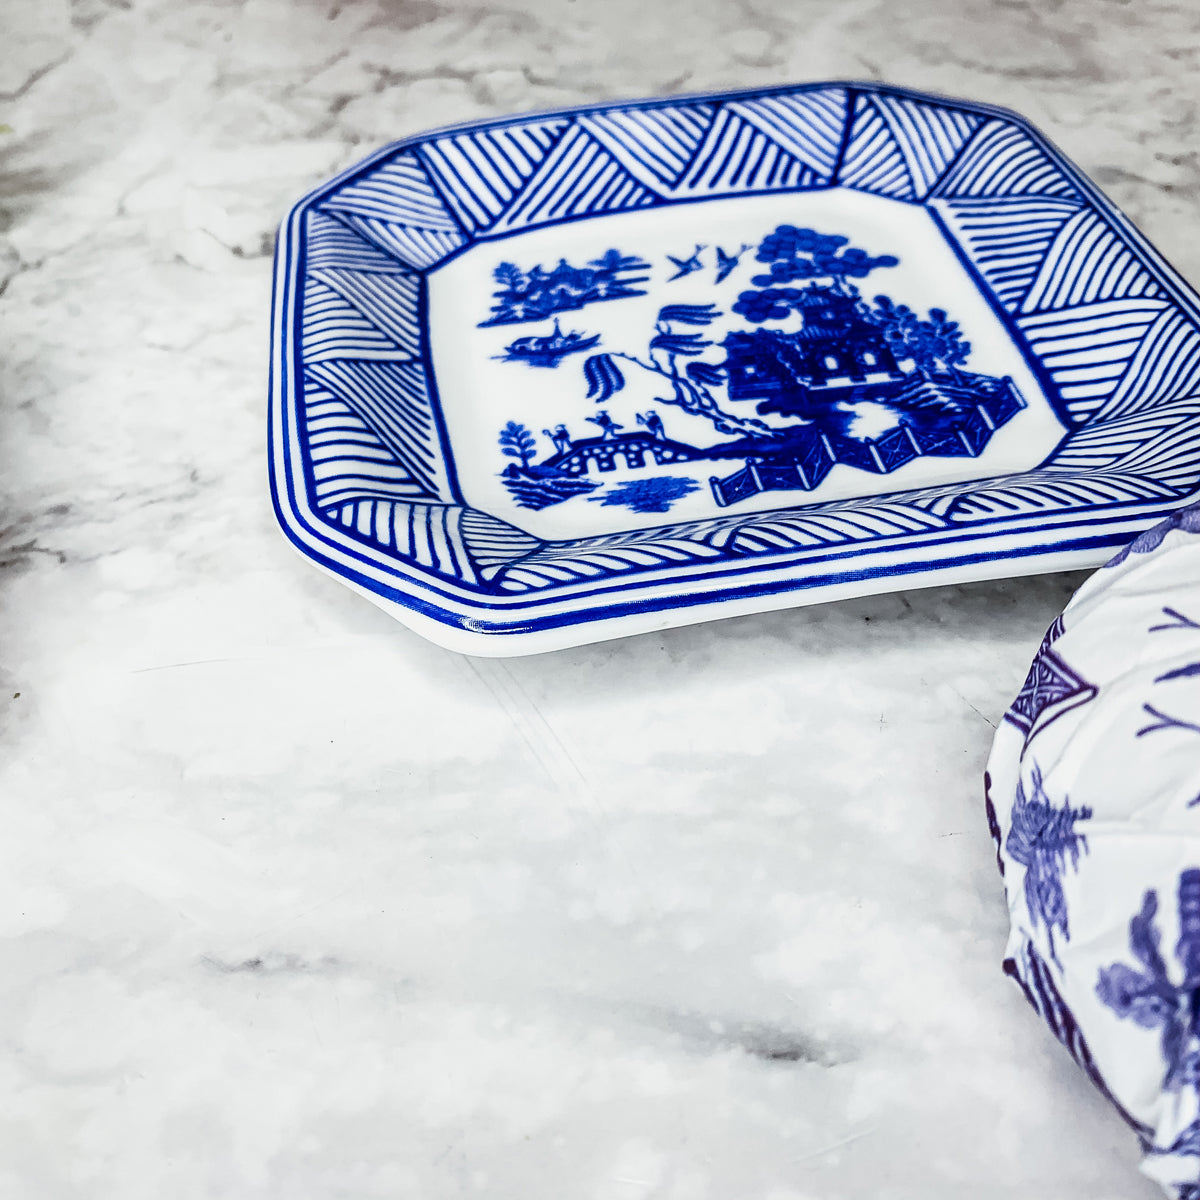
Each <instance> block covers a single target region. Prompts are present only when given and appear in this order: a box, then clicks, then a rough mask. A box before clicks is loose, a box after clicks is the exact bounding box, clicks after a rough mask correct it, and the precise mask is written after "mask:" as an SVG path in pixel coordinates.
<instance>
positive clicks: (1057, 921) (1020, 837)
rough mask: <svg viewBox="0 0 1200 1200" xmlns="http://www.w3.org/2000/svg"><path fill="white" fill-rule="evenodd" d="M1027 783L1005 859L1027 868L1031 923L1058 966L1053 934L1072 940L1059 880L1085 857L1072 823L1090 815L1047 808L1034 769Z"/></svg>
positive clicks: (1019, 786) (1068, 808)
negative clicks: (1041, 930)
mask: <svg viewBox="0 0 1200 1200" xmlns="http://www.w3.org/2000/svg"><path fill="white" fill-rule="evenodd" d="M1030 782H1031V784H1032V788H1031V792H1030V794H1026V791H1025V784H1024V781H1023V780H1022V781H1018V783H1017V796H1016V803H1015V804H1014V805H1013V810H1012V825H1011V826H1010V828H1009V831H1008V838H1007V840H1006V842H1005V849H1006V850H1007V851H1008V856H1009V858H1011V859H1012V860H1013V861H1014V862H1018V863H1020V864H1021V865H1022V866H1023V867H1024V868H1025V906H1026V908H1028V910H1029V915H1030V917H1031V918H1032V919H1033V922H1034V924H1035V925H1036V924H1038V923H1039V922H1040V923H1041V924H1042V925H1043V926H1045V929H1046V936H1047V938H1048V939H1049V942H1050V957H1051V958H1053V959H1054V961H1055V962H1057V961H1058V955H1057V953H1056V951H1055V948H1054V931H1055V930H1056V929H1057V930H1058V931H1059V932H1060V933H1061V934H1062V937H1063V940H1064V941H1067V940H1069V939H1070V936H1071V930H1070V923H1069V920H1068V916H1067V898H1066V895H1065V893H1064V892H1063V886H1062V875H1063V872H1064V871H1065V870H1066V867H1067V863H1068V861H1069V862H1070V864H1071V866H1072V867H1077V866H1078V865H1079V858H1080V856H1081V855H1082V854H1086V853H1087V839H1086V838H1085V837H1084V836H1083V835H1082V834H1080V833H1076V832H1075V824H1076V822H1077V821H1086V820H1088V819H1089V818H1090V817H1091V815H1092V810H1091V809H1090V808H1087V807H1086V806H1081V807H1079V808H1072V807H1071V806H1070V805H1069V804H1068V803H1065V802H1064V804H1063V805H1062V807H1061V808H1060V807H1057V806H1056V805H1054V804H1053V803H1051V800H1050V797H1049V796H1048V795H1047V794H1046V789H1045V787H1044V785H1043V783H1042V773H1041V771H1040V770H1039V768H1038V767H1037V765H1036V764H1035V765H1034V767H1033V774H1032V777H1031V779H1030Z"/></svg>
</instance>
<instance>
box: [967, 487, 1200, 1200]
mask: <svg viewBox="0 0 1200 1200" xmlns="http://www.w3.org/2000/svg"><path fill="white" fill-rule="evenodd" d="M1198 534H1200V507H1193V508H1189V509H1185V510H1182V511H1181V512H1179V513H1176V514H1175V515H1174V516H1173V517H1172V518H1171V519H1169V520H1167V521H1164V522H1162V523H1161V524H1159V525H1157V526H1155V527H1154V528H1153V529H1151V530H1149V531H1147V532H1146V533H1144V534H1142V535H1141V536H1140V537H1139V538H1138V539H1137V540H1136V541H1134V542H1133V543H1132V544H1131V545H1130V546H1129V547H1127V548H1126V549H1125V550H1123V551H1121V553H1119V554H1118V555H1117V556H1116V557H1115V558H1114V559H1113V560H1112V561H1111V562H1110V563H1109V565H1108V566H1107V567H1105V568H1103V569H1102V570H1100V571H1099V572H1097V574H1096V575H1095V576H1093V577H1092V578H1091V579H1090V580H1089V581H1088V582H1087V584H1085V586H1084V587H1083V588H1082V589H1080V591H1079V592H1078V593H1077V594H1076V596H1075V597H1074V598H1073V599H1072V601H1071V603H1070V604H1069V605H1068V606H1067V608H1066V610H1065V611H1064V613H1063V614H1062V616H1061V617H1060V618H1059V619H1058V620H1057V621H1055V623H1054V625H1053V626H1052V627H1051V628H1050V630H1049V632H1048V633H1047V635H1046V638H1045V640H1044V641H1043V643H1042V646H1041V648H1040V650H1039V652H1038V654H1037V657H1036V658H1035V659H1034V662H1033V665H1032V666H1031V668H1030V671H1029V675H1028V677H1027V679H1026V681H1025V684H1024V686H1023V687H1022V689H1021V692H1020V694H1019V695H1018V697H1017V699H1016V700H1015V701H1014V703H1013V705H1012V707H1011V708H1010V709H1009V711H1008V713H1007V714H1006V716H1005V719H1004V722H1003V724H1002V726H1001V728H1000V730H999V732H998V733H997V736H996V740H995V745H994V747H993V751H992V756H991V761H990V762H989V764H988V776H987V781H986V782H987V807H988V818H989V823H990V825H991V829H992V833H993V836H994V837H995V839H996V843H997V859H998V862H999V865H1000V869H1001V872H1002V874H1003V876H1004V885H1005V889H1006V891H1007V895H1008V903H1009V908H1010V912H1011V915H1012V936H1011V939H1010V941H1009V945H1008V950H1007V955H1006V959H1005V963H1004V967H1005V970H1006V972H1007V973H1008V974H1009V975H1011V976H1013V977H1014V978H1015V980H1016V981H1017V982H1018V983H1019V984H1020V986H1021V987H1022V989H1023V990H1024V992H1025V995H1026V997H1027V999H1028V1000H1029V1002H1030V1004H1032V1005H1033V1007H1034V1008H1035V1009H1036V1010H1037V1012H1038V1013H1039V1014H1040V1015H1041V1016H1042V1017H1043V1018H1044V1019H1045V1021H1046V1022H1047V1024H1048V1025H1049V1026H1050V1028H1051V1029H1052V1030H1053V1032H1054V1033H1055V1035H1056V1036H1057V1037H1058V1039H1059V1040H1060V1041H1061V1042H1062V1043H1063V1045H1064V1046H1065V1047H1066V1049H1067V1050H1068V1051H1069V1052H1070V1054H1071V1055H1072V1056H1073V1057H1074V1059H1075V1061H1076V1062H1077V1063H1078V1064H1079V1065H1080V1067H1082V1068H1083V1070H1084V1071H1085V1072H1086V1073H1087V1074H1088V1076H1089V1077H1090V1078H1091V1079H1092V1081H1093V1082H1094V1083H1095V1084H1096V1085H1097V1086H1098V1087H1099V1088H1100V1090H1101V1091H1102V1092H1103V1093H1104V1094H1105V1095H1106V1096H1107V1097H1108V1098H1109V1100H1111V1101H1112V1103H1113V1104H1114V1105H1115V1106H1116V1108H1117V1110H1118V1111H1119V1112H1120V1114H1121V1116H1122V1117H1123V1118H1124V1119H1125V1121H1126V1122H1127V1123H1128V1124H1129V1125H1130V1126H1131V1127H1132V1128H1133V1129H1134V1131H1135V1132H1136V1133H1137V1135H1138V1137H1139V1139H1140V1141H1141V1144H1142V1148H1143V1150H1144V1152H1145V1154H1146V1159H1145V1162H1144V1164H1143V1170H1144V1171H1145V1173H1146V1174H1147V1175H1149V1176H1150V1177H1151V1178H1153V1179H1155V1180H1156V1181H1158V1182H1159V1183H1160V1184H1162V1185H1163V1187H1164V1188H1165V1189H1166V1191H1167V1193H1168V1194H1169V1195H1170V1196H1172V1197H1175V1198H1177V1200H1200V536H1197V535H1198Z"/></svg>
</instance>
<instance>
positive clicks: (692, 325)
mask: <svg viewBox="0 0 1200 1200" xmlns="http://www.w3.org/2000/svg"><path fill="white" fill-rule="evenodd" d="M720 316H721V313H720V310H719V309H717V308H716V306H715V305H712V304H667V305H664V306H663V307H662V308H660V309H659V310H658V317H657V319H656V321H655V323H654V335H653V336H652V337H651V338H650V343H649V346H648V347H647V355H646V357H645V358H639V357H638V356H637V355H635V354H626V353H624V352H622V351H613V352H611V353H607V354H594V355H592V357H591V358H589V359H587V360H586V361H585V362H584V364H583V377H584V380H585V381H586V383H587V385H588V393H587V394H588V399H589V400H595V401H596V403H597V404H602V403H604V402H605V401H607V400H608V399H609V398H610V397H612V396H614V395H616V393H617V392H619V391H621V389H622V388H624V387H625V375H624V373H623V372H622V370H621V368H620V367H619V366H618V365H617V362H616V360H617V359H623V360H624V361H626V362H630V363H633V364H634V365H635V366H638V367H640V368H641V369H642V370H643V371H649V372H650V373H651V374H652V375H657V376H659V377H660V378H662V379H665V380H666V381H667V382H668V383H669V384H670V386H671V395H670V396H659V397H658V400H659V401H660V402H661V403H663V404H673V405H675V406H676V407H677V408H681V409H683V411H684V412H689V413H692V414H694V415H695V416H700V417H707V418H708V420H710V421H711V422H712V423H713V425H714V426H715V427H716V428H717V429H718V430H719V431H720V432H721V433H728V434H742V435H745V436H751V437H756V438H763V437H766V438H770V437H775V436H777V434H776V433H775V431H774V430H772V429H771V427H770V426H769V425H767V424H766V422H764V421H759V420H757V419H755V418H753V417H738V416H734V415H733V414H731V413H727V412H725V411H724V410H723V409H722V408H721V406H720V405H719V404H718V403H717V398H716V397H715V396H714V395H713V393H712V389H713V388H716V387H720V386H721V385H722V384H723V383H724V381H725V371H724V368H722V367H719V366H716V365H714V364H713V363H706V362H697V361H693V360H695V359H697V358H698V357H699V356H700V355H702V354H703V353H704V352H705V351H706V350H707V349H708V348H709V347H710V346H714V345H716V343H715V342H712V341H710V340H708V339H707V338H705V336H704V335H703V334H702V333H699V332H695V330H697V329H700V328H703V327H705V326H708V325H711V324H712V323H713V322H714V321H716V320H717V319H718V318H719V317H720ZM677 326H684V327H685V330H686V331H685V330H681V329H679V328H677Z"/></svg>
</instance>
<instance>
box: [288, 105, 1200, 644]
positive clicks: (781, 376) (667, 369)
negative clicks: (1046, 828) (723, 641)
mask: <svg viewBox="0 0 1200 1200" xmlns="http://www.w3.org/2000/svg"><path fill="white" fill-rule="evenodd" d="M1197 311H1198V310H1197V301H1196V297H1195V296H1194V295H1193V293H1192V292H1191V291H1190V290H1188V289H1187V288H1186V286H1185V285H1183V284H1182V283H1181V282H1180V280H1179V279H1178V278H1177V277H1176V276H1175V275H1174V274H1173V273H1172V271H1171V270H1170V269H1169V267H1167V266H1166V265H1165V264H1164V263H1163V261H1162V260H1161V259H1160V258H1159V257H1158V255H1156V254H1155V253H1154V251H1153V250H1152V249H1151V248H1150V247H1149V246H1148V245H1147V244H1146V242H1145V240H1144V239H1143V238H1142V237H1140V236H1139V235H1138V234H1137V233H1136V231H1134V230H1133V229H1132V227H1131V226H1130V225H1129V224H1128V223H1127V222H1126V221H1125V220H1124V218H1122V217H1121V215H1120V214H1119V213H1117V212H1116V211H1115V210H1114V209H1113V207H1112V206H1111V204H1109V203H1108V202H1107V201H1106V200H1105V199H1104V198H1103V197H1102V196H1101V195H1100V194H1099V193H1098V192H1097V191H1096V189H1095V188H1094V187H1093V186H1092V185H1091V184H1090V183H1089V182H1088V181H1087V180H1086V179H1084V178H1083V177H1082V176H1081V175H1080V174H1079V172H1078V171H1077V170H1076V169H1074V168H1073V167H1072V166H1071V165H1070V164H1069V163H1068V162H1066V161H1065V160H1064V159H1063V157H1062V156H1061V155H1060V154H1059V153H1058V152H1057V151H1056V150H1055V149H1054V148H1053V147H1052V146H1050V145H1049V144H1048V143H1047V142H1046V141H1045V140H1044V139H1043V138H1042V137H1041V136H1040V135H1039V134H1038V133H1037V132H1036V131H1035V130H1033V129H1032V128H1030V127H1029V126H1028V124H1026V123H1025V122H1024V121H1022V120H1021V119H1020V118H1019V117H1016V116H1013V115H1012V114H1011V113H1007V112H1003V111H999V110H995V109H991V108H988V107H985V106H980V105H974V104H965V103H960V102H952V101H947V100H942V99H936V98H932V97H929V96H923V95H920V94H917V93H912V92H906V91H901V90H898V89H891V88H884V87H879V86H874V85H866V86H864V85H853V86H851V85H843V84H836V85H806V86H803V87H793V88H780V89H775V90H769V91H756V92H748V93H740V94H733V95H724V96H699V97H689V98H683V99H671V100H652V101H644V102H638V103H631V104H619V105H609V106H602V107H594V108H586V109H577V110H572V111H569V112H562V113H552V114H539V115H534V116H521V117H514V118H510V119H507V120H502V121H492V122H488V123H484V124H479V125H473V126H466V127H460V128H458V129H453V130H445V131H440V132H434V133H430V134H427V135H424V136H421V137H417V138H413V139H410V140H409V141H406V142H402V143H398V144H396V145H394V146H390V147H388V148H387V149H385V150H383V151H381V152H380V153H378V154H376V155H375V156H373V157H372V158H371V159H369V160H367V161H366V162H364V163H362V164H360V165H359V166H357V167H355V168H353V169H352V170H350V171H348V172H346V173H345V174H344V175H342V176H340V177H339V178H337V179H335V180H333V181H332V182H330V183H329V184H326V185H324V186H323V187H321V188H319V189H317V190H316V191H314V192H313V193H311V194H310V195H309V196H307V197H305V198H304V199H303V200H302V201H301V202H300V203H299V204H297V205H296V207H295V208H294V209H293V210H292V212H291V214H290V215H289V216H288V218H287V220H286V221H285V223H284V225H283V228H282V231H281V236H280V238H279V244H278V252H277V259H276V285H275V317H274V348H273V358H272V384H271V395H272V403H271V479H272V489H273V495H274V500H275V505H276V511H277V513H278V516H279V519H280V522H281V524H282V526H283V528H284V530H285V532H286V534H287V536H288V537H289V538H290V540H291V541H292V543H293V544H294V545H295V546H296V547H297V549H299V550H300V552H301V553H302V554H304V555H305V556H307V557H308V558H310V559H311V560H312V561H314V562H315V563H317V564H318V565H319V566H321V567H322V568H324V569H325V570H327V571H330V572H332V573H333V574H334V575H336V576H337V577H339V578H341V579H343V580H344V581H345V582H346V583H348V584H349V585H350V586H351V587H354V588H356V589H357V590H359V591H360V592H362V593H363V594H364V595H366V596H367V597H368V598H370V599H371V600H373V601H375V602H376V603H377V604H380V605H382V606H383V607H385V608H387V609H388V610H389V611H391V612H392V613H394V614H395V615H396V616H397V617H398V618H399V619H400V620H402V621H404V622H405V623H406V624H408V625H410V626H411V627H413V628H414V629H416V630H418V631H419V632H421V633H423V634H425V635H426V636H428V637H430V638H432V639H434V640H435V641H437V642H439V643H442V644H443V645H446V646H450V647H453V648H456V649H460V650H465V651H468V652H471V653H477V654H513V653H523V652H529V651H537V650H546V649H552V648H555V647H560V646H565V645H572V644H577V643H581V642H587V641H593V640H598V639H602V638H609V637H617V636H621V635H623V634H629V633H636V632H640V631H645V630H650V629H659V628H664V627H668V626H672V625H679V624H684V623H688V622H693V621H699V620H704V619H708V618H712V617H720V616H726V615H732V614H735V613H744V612H753V611H758V610H764V609H770V608H779V607H785V606H789V605H796V604H805V603H811V602H815V601H821V600H829V599H835V598H838V597H844V596H851V595H856V594H861V593H866V592H874V591H881V590H887V589H892V588H898V587H914V586H923V585H930V584H941V583H948V582H955V581H964V580H972V579H982V578H988V577H995V576H1003V575H1009V574H1017V573H1028V572H1038V571H1049V570H1058V569H1063V568H1068V567H1080V566H1089V565H1096V564H1097V563H1099V562H1102V561H1103V560H1104V559H1105V558H1106V557H1108V555H1109V554H1110V553H1111V551H1112V548H1114V547H1115V546H1117V545H1120V544H1121V543H1123V542H1125V541H1128V539H1129V538H1130V537H1132V536H1133V535H1134V534H1135V533H1137V532H1138V531H1139V530H1141V529H1143V528H1145V527H1146V526H1147V525H1148V524H1150V523H1152V522H1153V521H1154V520H1155V519H1157V518H1158V517H1159V516H1161V515H1162V514H1163V513H1164V512H1167V511H1170V510H1172V509H1174V508H1177V507H1178V506H1180V505H1181V504H1183V503H1185V502H1186V501H1187V498H1188V497H1189V496H1190V495H1192V494H1193V492H1194V491H1195V488H1196V486H1197V481H1198V480H1200V429H1198V427H1197V414H1198V413H1200V402H1198V401H1197V400H1196V399H1195V398H1194V395H1193V393H1194V391H1195V388H1196V385H1197V381H1198V380H1200V320H1198V318H1197Z"/></svg>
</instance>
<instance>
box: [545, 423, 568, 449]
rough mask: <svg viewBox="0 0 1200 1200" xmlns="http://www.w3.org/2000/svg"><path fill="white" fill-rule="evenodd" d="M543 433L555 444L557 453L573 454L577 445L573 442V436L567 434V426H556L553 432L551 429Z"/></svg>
mask: <svg viewBox="0 0 1200 1200" xmlns="http://www.w3.org/2000/svg"><path fill="white" fill-rule="evenodd" d="M542 432H543V433H544V434H545V435H546V436H547V437H548V438H549V439H550V440H551V441H552V442H553V443H554V449H555V452H556V453H558V454H570V453H571V449H572V447H573V446H574V445H575V443H574V442H573V441H571V435H570V434H569V433H568V432H567V427H566V426H565V425H555V427H554V430H553V432H552V431H551V430H549V429H543V430H542Z"/></svg>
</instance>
